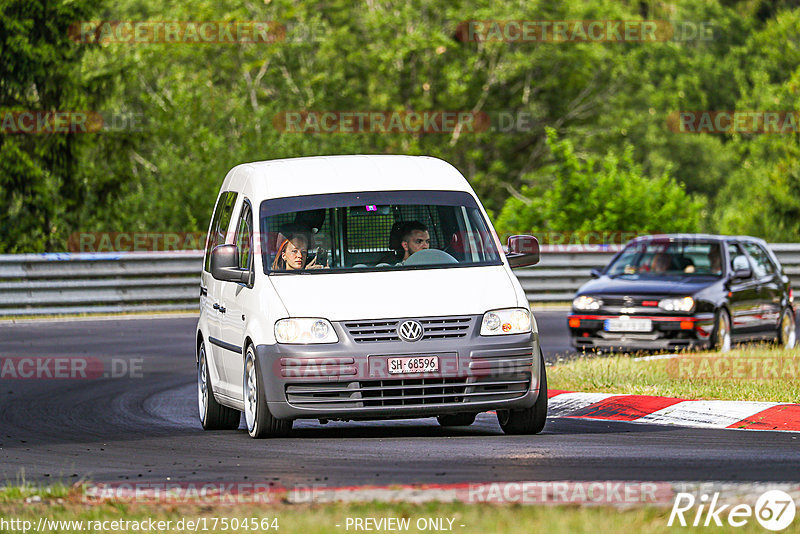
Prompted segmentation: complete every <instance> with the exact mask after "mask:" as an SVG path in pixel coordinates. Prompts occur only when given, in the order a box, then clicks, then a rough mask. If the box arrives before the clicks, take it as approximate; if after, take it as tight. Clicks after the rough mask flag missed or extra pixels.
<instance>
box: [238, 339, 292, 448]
mask: <svg viewBox="0 0 800 534" xmlns="http://www.w3.org/2000/svg"><path fill="white" fill-rule="evenodd" d="M242 382H243V385H244V418H245V420H246V421H247V433H248V434H250V437H252V438H256V439H259V438H277V437H281V436H285V435H287V434H288V433H289V431H290V430H291V429H292V421H286V420H283V419H276V418H275V417H273V416H272V414H271V413H269V409H268V408H267V396H266V392H265V391H264V382H263V381H262V380H261V373H260V372H259V368H258V359H257V358H256V351H255V349H254V348H253V346H252V345H248V346H247V353H246V354H245V359H244V380H243V381H242Z"/></svg>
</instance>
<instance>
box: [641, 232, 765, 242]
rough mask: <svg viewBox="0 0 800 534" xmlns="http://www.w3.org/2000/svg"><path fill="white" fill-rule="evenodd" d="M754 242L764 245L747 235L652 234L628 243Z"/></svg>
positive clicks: (760, 240)
mask: <svg viewBox="0 0 800 534" xmlns="http://www.w3.org/2000/svg"><path fill="white" fill-rule="evenodd" d="M663 240H675V241H693V240H696V241H720V242H723V241H754V242H757V243H766V242H765V241H764V240H763V239H760V238H758V237H752V236H748V235H715V234H652V235H643V236H639V237H635V238H633V239H631V240H630V241H629V243H638V242H642V241H663Z"/></svg>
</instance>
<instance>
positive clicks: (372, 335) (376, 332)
mask: <svg viewBox="0 0 800 534" xmlns="http://www.w3.org/2000/svg"><path fill="white" fill-rule="evenodd" d="M406 320H408V319H385V320H377V321H374V320H366V321H347V322H345V323H344V327H345V329H346V330H347V332H348V333H349V334H350V336H351V337H352V338H353V341H355V342H356V343H380V342H384V341H400V337H399V336H398V335H397V326H398V325H399V324H400V323H401V322H403V321H406ZM414 320H416V321H419V322H420V324H422V328H423V331H424V333H423V335H422V340H423V341H424V340H426V339H450V338H459V337H465V336H466V335H467V334H468V333H469V328H470V324H471V323H472V320H473V318H472V317H470V316H468V315H466V316H453V317H426V318H422V319H414Z"/></svg>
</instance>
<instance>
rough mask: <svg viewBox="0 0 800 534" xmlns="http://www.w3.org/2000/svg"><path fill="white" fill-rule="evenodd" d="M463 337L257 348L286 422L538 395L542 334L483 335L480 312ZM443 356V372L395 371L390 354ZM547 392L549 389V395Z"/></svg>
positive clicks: (472, 405)
mask: <svg viewBox="0 0 800 534" xmlns="http://www.w3.org/2000/svg"><path fill="white" fill-rule="evenodd" d="M471 319H472V320H471V325H470V329H469V333H468V334H467V335H465V336H464V337H460V338H456V339H429V340H421V341H417V342H406V341H401V340H397V341H382V342H373V343H358V342H356V341H354V339H353V338H352V337H351V336H350V335H349V333H348V332H347V330H346V328H345V327H344V326H343V325H342V324H340V323H333V326H334V329H335V330H336V333H337V335H338V337H339V342H338V343H331V344H321V345H282V344H275V345H258V346H257V347H256V355H257V358H258V363H259V369H260V373H261V378H262V384H264V386H265V387H264V389H265V391H266V397H267V403H268V406H269V410H270V412H271V413H272V415H273V416H275V417H277V418H279V419H348V420H350V419H382V418H403V417H409V418H411V417H431V416H435V415H441V414H452V413H460V412H476V413H477V412H482V411H487V410H495V409H521V408H529V407H531V406H533V404H534V403H535V402H536V399H537V398H538V395H539V383H540V376H539V373H540V371H539V370H540V368H541V364H540V350H539V339H538V334H536V333H528V334H513V335H506V336H480V335H479V326H480V323H479V321H480V316H476V317H472V318H471ZM398 356H401V357H406V356H436V357H437V358H438V360H439V370H438V371H436V372H431V373H424V374H419V373H418V374H391V373H389V372H388V359H389V358H392V357H398ZM545 394H546V392H545Z"/></svg>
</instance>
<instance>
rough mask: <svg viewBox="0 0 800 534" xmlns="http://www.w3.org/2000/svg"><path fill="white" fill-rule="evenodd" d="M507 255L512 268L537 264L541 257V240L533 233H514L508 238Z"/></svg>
mask: <svg viewBox="0 0 800 534" xmlns="http://www.w3.org/2000/svg"><path fill="white" fill-rule="evenodd" d="M506 257H507V258H508V263H509V265H510V266H511V268H512V269H516V268H517V267H528V266H529V265H536V264H537V263H539V260H540V259H541V255H540V252H539V240H538V239H536V238H535V237H533V236H532V235H512V236H511V237H509V238H508V254H506Z"/></svg>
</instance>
